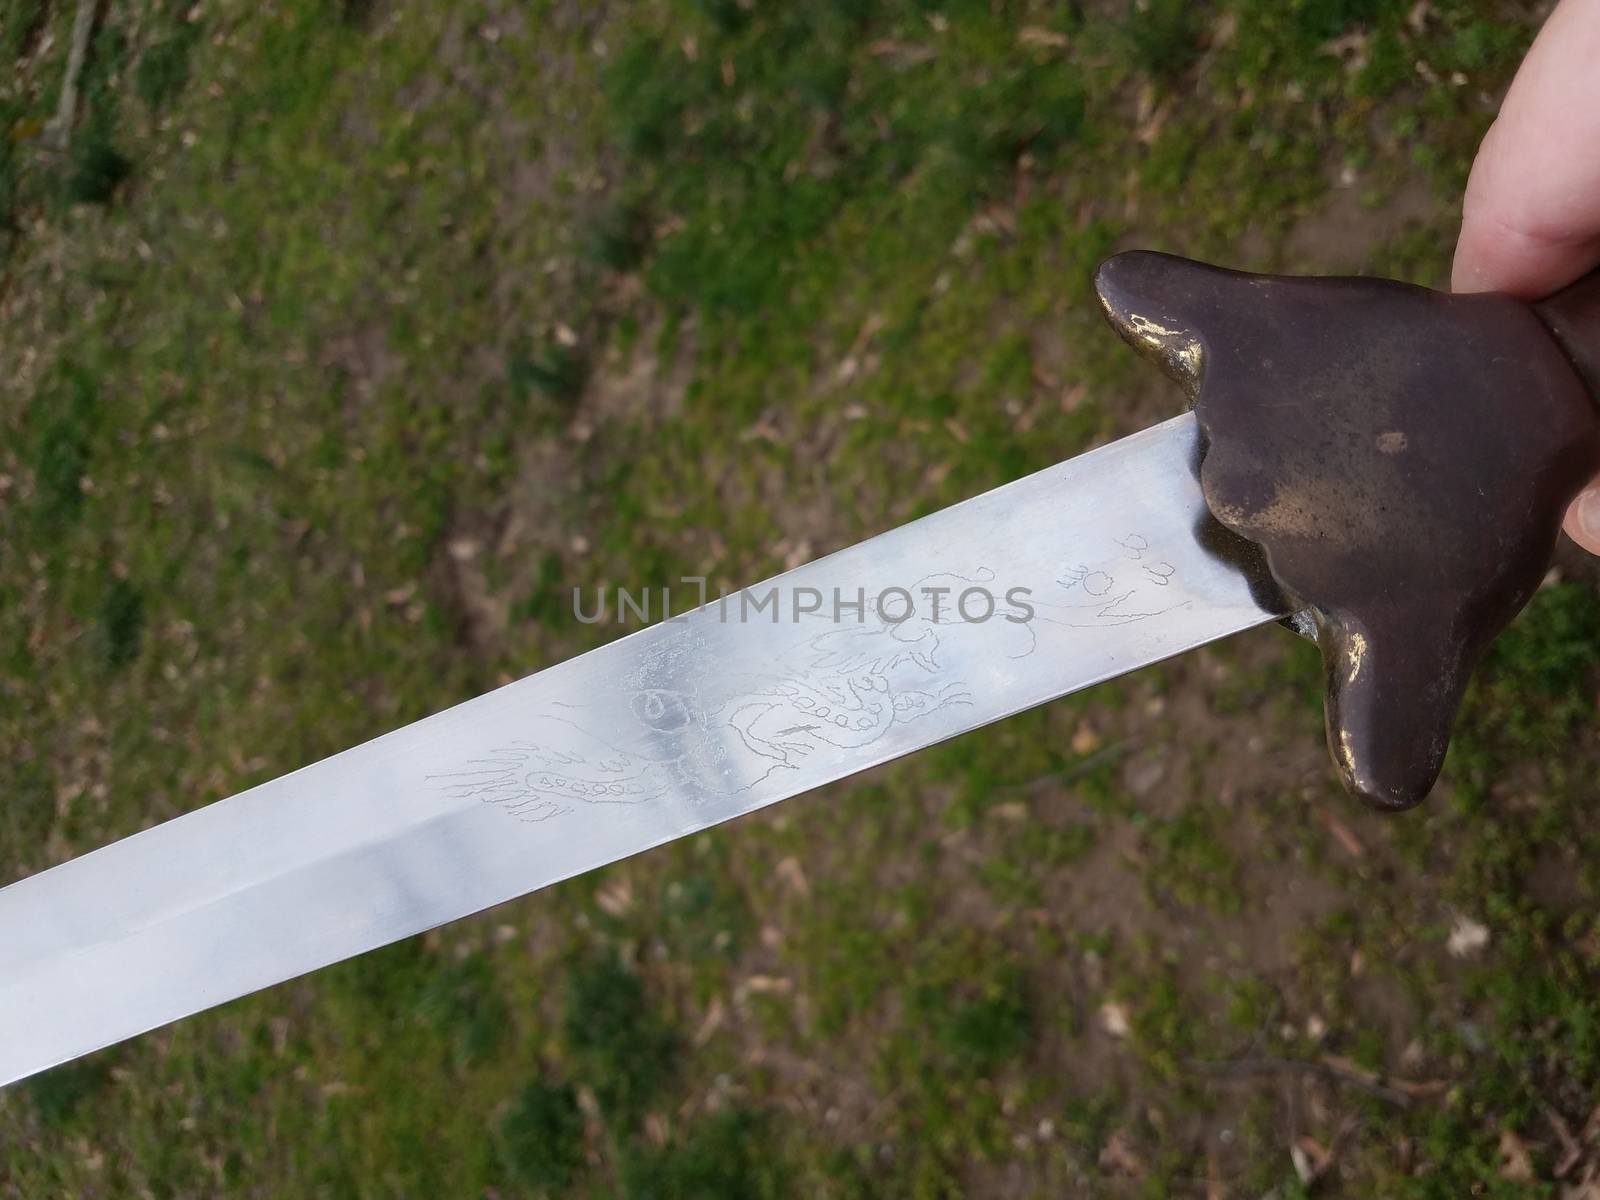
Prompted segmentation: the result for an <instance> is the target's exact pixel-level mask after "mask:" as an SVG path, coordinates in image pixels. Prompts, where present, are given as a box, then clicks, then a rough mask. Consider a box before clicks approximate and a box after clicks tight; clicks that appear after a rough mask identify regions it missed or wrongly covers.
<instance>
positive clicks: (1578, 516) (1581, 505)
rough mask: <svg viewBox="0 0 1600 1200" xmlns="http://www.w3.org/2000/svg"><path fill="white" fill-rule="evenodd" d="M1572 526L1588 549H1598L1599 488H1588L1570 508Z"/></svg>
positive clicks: (1599, 531) (1599, 530) (1599, 519)
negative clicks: (1575, 527) (1587, 544)
mask: <svg viewBox="0 0 1600 1200" xmlns="http://www.w3.org/2000/svg"><path fill="white" fill-rule="evenodd" d="M1572 517H1573V524H1575V525H1576V526H1577V527H1578V532H1579V534H1581V535H1582V537H1583V539H1584V541H1586V542H1588V543H1589V545H1590V547H1591V548H1593V547H1600V488H1590V489H1589V490H1588V491H1586V492H1584V493H1583V494H1582V495H1581V496H1579V497H1578V502H1577V503H1576V504H1574V505H1573V506H1572Z"/></svg>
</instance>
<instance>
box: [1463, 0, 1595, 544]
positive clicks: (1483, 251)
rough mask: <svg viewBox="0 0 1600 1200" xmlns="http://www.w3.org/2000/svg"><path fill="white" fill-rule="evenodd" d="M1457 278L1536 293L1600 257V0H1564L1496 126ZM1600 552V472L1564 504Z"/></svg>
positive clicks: (1486, 287)
mask: <svg viewBox="0 0 1600 1200" xmlns="http://www.w3.org/2000/svg"><path fill="white" fill-rule="evenodd" d="M1462 208H1463V211H1462V222H1461V240H1460V242H1459V244H1458V245H1457V247H1456V259H1455V270H1454V275H1453V280H1452V282H1453V286H1454V288H1455V290H1456V291H1458V292H1484V291H1501V292H1511V293H1513V294H1515V295H1519V296H1525V297H1528V298H1529V299H1538V298H1541V297H1544V296H1548V295H1549V294H1550V293H1552V292H1555V291H1558V290H1560V289H1561V288H1563V287H1565V286H1566V285H1567V284H1569V283H1572V282H1574V281H1575V280H1577V279H1579V278H1581V277H1582V276H1584V275H1587V274H1588V273H1589V272H1590V271H1592V270H1594V269H1595V268H1596V267H1597V266H1600V0H1562V2H1561V3H1560V4H1559V5H1558V6H1557V7H1556V9H1555V11H1554V12H1553V13H1551V15H1550V19H1549V20H1548V21H1547V22H1546V23H1545V26H1544V29H1543V30H1542V31H1541V32H1540V34H1539V37H1538V39H1537V40H1536V41H1535V42H1534V45H1533V49H1531V50H1530V51H1529V52H1528V57H1527V58H1526V59H1525V60H1524V61H1523V64H1522V67H1521V69H1520V70H1519V71H1518V72H1517V77H1516V79H1515V81H1514V82H1513V83H1512V85H1511V90H1510V91H1509V92H1508V93H1507V94H1506V99H1505V104H1504V105H1503V106H1502V107H1501V110H1500V116H1499V117H1498V119H1497V120H1496V121H1495V123H1494V125H1493V126H1492V127H1491V128H1490V130H1489V133H1488V136H1487V137H1485V138H1484V140H1483V146H1482V147H1481V148H1480V149H1479V151H1478V158H1477V161H1476V162H1474V163H1473V166H1472V176H1471V178H1470V179H1469V181H1468V183H1467V194H1466V199H1465V201H1464V203H1463V206H1462ZM1566 530H1567V533H1568V534H1569V535H1570V536H1571V537H1572V539H1573V541H1575V542H1577V543H1578V544H1579V545H1580V546H1582V547H1584V549H1586V550H1588V551H1589V552H1590V553H1592V554H1600V480H1596V481H1595V482H1594V483H1592V484H1591V485H1590V487H1589V489H1588V490H1587V491H1585V492H1584V493H1583V494H1582V495H1581V496H1580V497H1579V498H1578V500H1577V501H1576V502H1575V503H1574V504H1573V506H1572V507H1571V509H1569V510H1568V512H1567V521H1566Z"/></svg>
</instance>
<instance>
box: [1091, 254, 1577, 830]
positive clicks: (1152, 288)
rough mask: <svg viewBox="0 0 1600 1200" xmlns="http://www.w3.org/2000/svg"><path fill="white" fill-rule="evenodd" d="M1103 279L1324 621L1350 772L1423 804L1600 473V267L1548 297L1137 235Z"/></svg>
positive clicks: (1299, 595)
mask: <svg viewBox="0 0 1600 1200" xmlns="http://www.w3.org/2000/svg"><path fill="white" fill-rule="evenodd" d="M1096 285H1097V287H1098V289H1099V292H1100V299H1101V303H1102V304H1103V305H1104V308H1105V311H1106V314H1107V316H1108V317H1109V318H1110V320H1111V322H1112V324H1113V325H1114V326H1116V328H1117V330H1118V332H1120V333H1121V334H1122V336H1123V337H1124V338H1125V339H1126V340H1127V341H1128V342H1130V343H1131V344H1132V345H1133V346H1134V347H1135V348H1137V349H1138V350H1140V351H1141V352H1142V353H1144V354H1146V355H1147V356H1148V357H1150V358H1153V359H1154V360H1155V361H1156V362H1157V363H1159V364H1160V365H1161V366H1162V367H1163V369H1165V370H1166V372H1167V373H1168V374H1169V375H1171V376H1172V377H1173V378H1174V379H1176V380H1178V382H1179V383H1181V384H1182V385H1183V386H1184V388H1185V389H1186V390H1187V391H1188V393H1189V395H1190V397H1191V398H1192V399H1193V401H1194V407H1195V412H1196V415H1197V417H1198V419H1199V421H1200V425H1201V428H1202V429H1203V431H1204V434H1205V438H1206V450H1205V453H1204V457H1203V459H1202V462H1201V485H1202V488H1203V490H1204V493H1205V498H1206V503H1207V504H1208V506H1209V507H1210V509H1211V511H1212V513H1213V514H1214V515H1215V516H1216V518H1217V520H1219V521H1220V522H1221V523H1222V524H1223V525H1225V526H1227V527H1228V528H1229V529H1231V530H1233V531H1234V532H1235V533H1237V534H1240V535H1241V536H1243V537H1245V538H1248V539H1250V540H1251V541H1254V542H1257V543H1259V544H1260V545H1261V547H1262V548H1263V550H1264V551H1265V554H1266V557H1267V562H1268V564H1269V565H1270V567H1271V569H1272V573H1273V575H1274V576H1275V577H1276V579H1277V581H1278V583H1279V584H1280V585H1281V586H1282V587H1283V588H1284V590H1285V591H1286V592H1288V593H1289V595H1290V596H1291V597H1293V598H1294V599H1295V600H1296V601H1297V602H1298V603H1300V604H1301V605H1303V606H1304V608H1305V609H1307V610H1308V611H1309V612H1310V614H1311V615H1312V617H1313V619H1314V623H1315V631H1316V635H1317V640H1318V643H1319V644H1320V646H1321V648H1322V654H1323V661H1324V663H1325V666H1326V671H1327V726H1328V741H1329V745H1330V748H1331V749H1332V751H1333V757H1334V761H1335V763H1336V764H1337V765H1338V768H1339V773H1340V775H1341V776H1342V778H1343V779H1344V782H1345V784H1346V786H1348V787H1349V788H1350V789H1351V790H1352V791H1355V792H1356V793H1358V794H1360V795H1361V796H1363V797H1365V798H1366V799H1367V800H1369V801H1371V802H1372V803H1373V804H1375V805H1379V806H1381V807H1383V808H1405V807H1408V806H1409V805H1413V804H1416V803H1417V802H1418V801H1420V800H1421V799H1422V798H1423V797H1424V796H1426V795H1427V794H1428V792H1429V790H1430V789H1431V788H1432V787H1433V784H1434V782H1435V780H1436V779H1437V778H1438V775H1439V771H1440V768H1441V767H1442V765H1443V763H1444V756H1445V750H1446V748H1447V747H1448V745H1449V740H1450V730H1451V726H1452V724H1453V723H1454V720H1455V715H1456V710H1457V709H1458V707H1459V706H1460V703H1461V697H1462V694H1463V692H1464V691H1465V689H1466V685H1467V681H1468V678H1469V676H1470V674H1471V672H1472V669H1473V667H1474V666H1475V665H1476V663H1477V661H1478V658H1479V657H1480V655H1481V654H1482V653H1483V651H1484V649H1485V648H1486V647H1487V646H1488V644H1489V643H1490V642H1491V641H1492V640H1493V639H1494V638H1495V636H1496V635H1498V634H1499V633H1500V631H1501V630H1502V629H1504V628H1505V627H1506V625H1507V624H1509V623H1510V621H1511V619H1512V618H1513V617H1514V616H1516V614H1517V613H1518V612H1519V611H1521V609H1522V607H1523V606H1524V605H1525V604H1526V603H1527V602H1528V600H1529V599H1530V598H1531V597H1532V595H1533V593H1534V592H1535V590H1536V589H1537V588H1538V586H1539V583H1540V580H1541V579H1542V578H1543V577H1544V575H1545V573H1546V571H1547V570H1548V569H1549V564H1550V558H1551V554H1552V553H1553V551H1554V548H1555V542H1556V537H1557V535H1558V533H1559V530H1560V526H1561V517H1562V514H1563V512H1564V511H1565V509H1566V507H1567V505H1568V504H1569V503H1570V501H1571V500H1572V498H1573V497H1574V496H1575V495H1576V494H1577V493H1578V491H1579V490H1580V489H1581V488H1582V487H1583V485H1584V483H1585V482H1587V481H1588V480H1589V479H1590V478H1592V477H1593V476H1595V475H1596V474H1597V473H1600V409H1597V407H1596V404H1595V400H1594V398H1593V396H1592V395H1591V392H1592V391H1593V392H1595V393H1596V394H1600V276H1591V277H1590V278H1589V279H1588V280H1585V281H1584V282H1583V283H1580V284H1578V285H1575V287H1574V288H1572V289H1570V290H1569V291H1568V292H1565V293H1562V294H1561V295H1560V296H1557V297H1554V298H1552V299H1551V300H1549V301H1546V302H1544V304H1542V305H1537V306H1533V305H1528V304H1525V303H1523V302H1521V301H1519V300H1515V299H1511V298H1509V297H1506V296H1451V295H1446V294H1444V293H1441V292H1433V291H1429V290H1427V289H1426V288H1419V287H1413V286H1411V285H1409V284H1402V283H1394V282H1390V281H1386V280H1379V279H1320V278H1289V277H1279V276H1264V275H1247V274H1242V273H1240V272H1236V271H1225V270H1221V269H1219V268H1216V267H1209V266H1205V265H1202V264H1200V263H1194V262H1190V261H1188V260H1186V259H1181V258H1173V257H1170V256H1168V255H1164V254H1152V253H1144V252H1136V253H1131V254H1122V255H1118V256H1117V257H1116V258H1113V259H1111V260H1110V261H1109V262H1107V263H1105V264H1104V265H1103V266H1102V267H1101V268H1100V272H1099V275H1098V276H1097V279H1096Z"/></svg>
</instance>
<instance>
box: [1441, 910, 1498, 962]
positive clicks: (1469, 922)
mask: <svg viewBox="0 0 1600 1200" xmlns="http://www.w3.org/2000/svg"><path fill="white" fill-rule="evenodd" d="M1488 944H1489V927H1488V926H1487V925H1483V924H1481V923H1479V922H1477V921H1474V920H1473V919H1472V918H1471V917H1466V916H1458V917H1456V923H1455V924H1454V925H1453V926H1452V927H1451V929H1450V940H1449V941H1447V942H1446V943H1445V948H1446V949H1447V950H1449V951H1450V953H1451V954H1453V955H1455V957H1457V958H1467V957H1468V956H1470V955H1473V954H1476V953H1478V951H1480V950H1482V949H1483V948H1484V947H1485V946H1487V945H1488Z"/></svg>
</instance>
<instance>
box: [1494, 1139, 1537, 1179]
mask: <svg viewBox="0 0 1600 1200" xmlns="http://www.w3.org/2000/svg"><path fill="white" fill-rule="evenodd" d="M1500 1175H1501V1177H1502V1178H1504V1179H1509V1180H1511V1181H1512V1182H1513V1183H1531V1182H1532V1181H1533V1159H1532V1157H1531V1156H1530V1155H1529V1154H1528V1143H1527V1142H1525V1141H1523V1140H1522V1139H1521V1138H1520V1137H1518V1136H1517V1135H1516V1134H1515V1133H1514V1132H1512V1131H1511V1130H1509V1129H1506V1130H1503V1131H1501V1134H1500Z"/></svg>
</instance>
